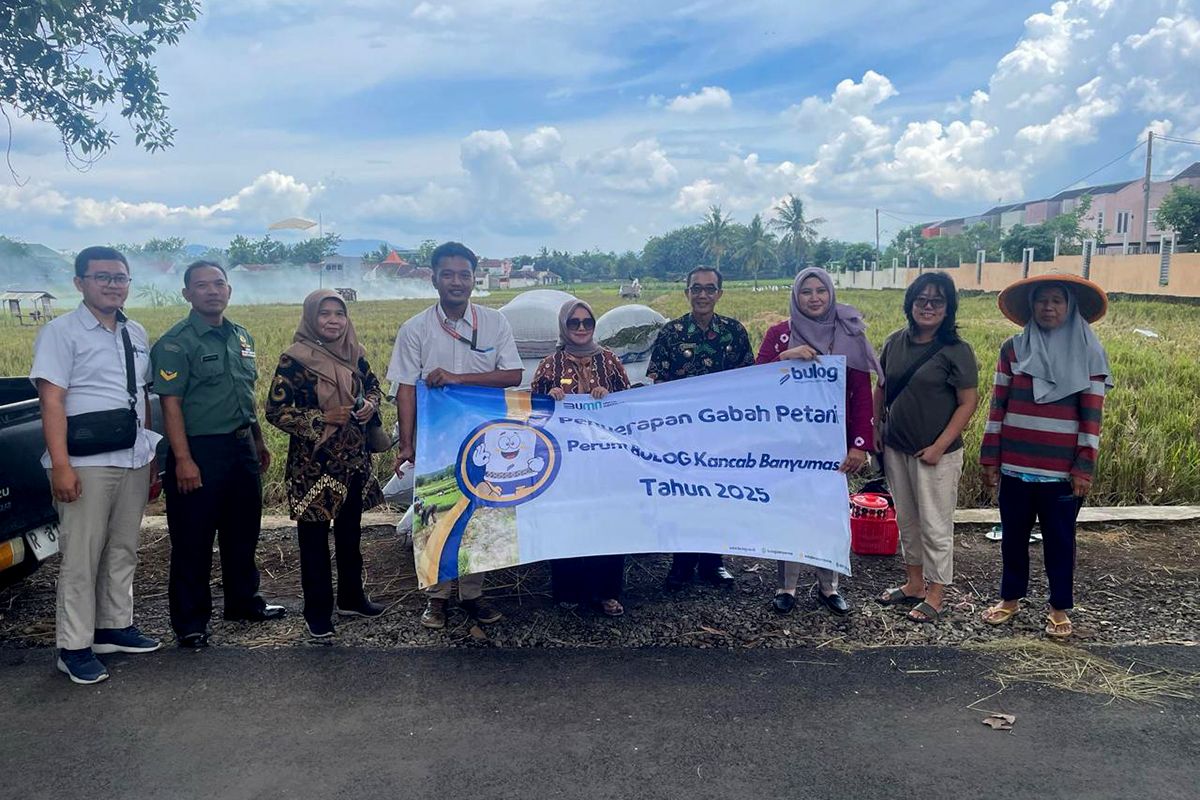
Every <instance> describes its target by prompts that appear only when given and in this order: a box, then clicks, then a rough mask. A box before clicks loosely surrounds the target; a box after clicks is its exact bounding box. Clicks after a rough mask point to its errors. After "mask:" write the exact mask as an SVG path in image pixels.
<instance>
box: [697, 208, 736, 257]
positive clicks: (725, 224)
mask: <svg viewBox="0 0 1200 800" xmlns="http://www.w3.org/2000/svg"><path fill="white" fill-rule="evenodd" d="M729 223H730V217H729V215H728V214H723V213H722V212H721V207H720V206H710V207H709V209H708V214H707V216H705V217H704V221H703V222H701V223H700V230H701V231H702V232H703V234H704V249H705V250H707V251H708V254H709V255H710V256H712V257H713V269H720V268H721V256H723V255H725V251H726V250H728V249H729V238H730V233H731V232H730V228H729Z"/></svg>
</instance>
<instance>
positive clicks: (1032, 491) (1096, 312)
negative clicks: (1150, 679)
mask: <svg viewBox="0 0 1200 800" xmlns="http://www.w3.org/2000/svg"><path fill="white" fill-rule="evenodd" d="M999 303H1000V311H1001V312H1002V313H1003V314H1004V316H1005V317H1007V318H1008V319H1009V320H1011V321H1012V322H1014V323H1016V324H1017V325H1020V326H1022V327H1023V328H1024V330H1023V331H1022V332H1021V333H1019V334H1017V335H1016V336H1014V337H1012V338H1011V339H1009V340H1008V341H1006V342H1005V343H1004V344H1003V345H1001V347H1000V360H999V363H998V364H997V365H996V380H995V386H994V388H993V392H992V405H991V412H990V413H989V415H988V422H987V427H986V428H985V429H984V437H983V448H982V451H981V453H980V458H979V463H980V464H982V465H983V469H984V479H985V481H986V482H987V484H988V486H989V487H992V488H996V487H998V488H999V498H1000V523H1001V526H1002V528H1003V538H1002V539H1001V543H1000V550H1001V554H1002V557H1003V562H1004V573H1003V576H1002V577H1001V579H1000V598H1001V599H1000V602H999V603H997V604H996V605H994V606H992V607H991V608H989V609H988V610H987V611H986V612H984V615H983V619H984V621H985V622H988V623H989V624H992V625H1000V624H1002V623H1005V622H1008V621H1009V620H1010V619H1012V617H1013V615H1015V614H1016V613H1017V611H1018V610H1019V608H1020V601H1021V598H1023V597H1025V595H1026V593H1027V590H1028V588H1029V535H1030V532H1031V530H1032V529H1033V523H1034V520H1035V518H1036V520H1037V522H1038V524H1039V525H1040V526H1041V531H1042V537H1043V538H1042V548H1043V554H1044V559H1045V564H1046V578H1047V581H1048V582H1049V584H1050V597H1049V602H1050V613H1049V616H1048V617H1047V619H1046V634H1047V635H1049V636H1053V637H1056V638H1065V637H1067V636H1070V635H1071V632H1072V627H1071V620H1070V617H1068V615H1067V612H1068V611H1070V609H1071V608H1072V606H1073V605H1074V599H1073V597H1072V587H1073V582H1074V572H1075V518H1076V516H1077V515H1078V513H1079V508H1080V507H1081V506H1082V505H1083V498H1084V497H1085V496H1086V495H1087V493H1088V490H1089V488H1090V487H1091V485H1092V475H1093V473H1094V471H1095V467H1096V451H1097V449H1098V448H1099V446H1100V421H1101V414H1102V411H1103V407H1104V394H1105V391H1106V390H1107V389H1108V388H1110V387H1111V386H1112V378H1111V371H1110V369H1109V366H1108V355H1107V354H1106V353H1105V352H1104V348H1103V347H1102V346H1101V344H1100V340H1099V339H1097V338H1096V334H1095V333H1094V332H1093V331H1092V329H1091V325H1090V323H1093V322H1096V321H1097V320H1099V319H1100V318H1101V317H1103V316H1104V314H1105V312H1106V311H1107V310H1108V298H1107V297H1106V296H1105V294H1104V290H1103V289H1101V288H1100V287H1099V286H1097V285H1096V284H1094V283H1092V282H1091V281H1089V280H1085V279H1084V278H1080V277H1078V276H1075V275H1063V274H1056V273H1051V274H1048V275H1038V276H1036V277H1032V278H1025V279H1024V280H1020V281H1017V282H1016V283H1014V284H1013V285H1012V286H1009V287H1008V288H1007V289H1005V290H1004V291H1003V292H1001V293H1000V299H999Z"/></svg>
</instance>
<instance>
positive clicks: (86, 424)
mask: <svg viewBox="0 0 1200 800" xmlns="http://www.w3.org/2000/svg"><path fill="white" fill-rule="evenodd" d="M118 321H120V322H125V318H124V315H121V316H119V317H118ZM121 342H122V344H124V345H125V389H126V391H128V392H129V407H128V408H114V409H110V410H107V411H89V412H87V413H86V414H75V415H73V416H70V417H67V453H68V454H69V455H73V456H94V455H98V454H100V453H111V452H113V451H115V450H128V449H129V448H130V447H133V445H134V443H136V442H137V435H138V416H137V410H136V409H137V386H136V385H135V383H134V375H133V371H134V366H133V342H131V341H129V328H128V326H127V325H122V326H121Z"/></svg>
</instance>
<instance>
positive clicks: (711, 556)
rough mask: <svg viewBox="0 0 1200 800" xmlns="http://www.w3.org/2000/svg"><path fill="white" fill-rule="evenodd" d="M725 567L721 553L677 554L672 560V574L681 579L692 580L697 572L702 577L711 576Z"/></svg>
mask: <svg viewBox="0 0 1200 800" xmlns="http://www.w3.org/2000/svg"><path fill="white" fill-rule="evenodd" d="M723 566H725V562H724V561H723V560H722V558H721V554H720V553H676V554H675V557H674V558H673V559H671V572H673V573H675V574H676V575H679V576H681V577H689V578H690V577H691V576H692V574H693V573H694V572H696V571H697V570H699V572H700V574H701V575H710V574H712V573H714V572H716V571H717V570H719V569H720V568H721V567H723Z"/></svg>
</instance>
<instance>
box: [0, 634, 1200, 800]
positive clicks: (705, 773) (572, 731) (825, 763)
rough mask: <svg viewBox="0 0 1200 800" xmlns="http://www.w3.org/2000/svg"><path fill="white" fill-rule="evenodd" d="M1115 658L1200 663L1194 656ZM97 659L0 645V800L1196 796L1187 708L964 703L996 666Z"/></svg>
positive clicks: (552, 656)
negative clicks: (1005, 728)
mask: <svg viewBox="0 0 1200 800" xmlns="http://www.w3.org/2000/svg"><path fill="white" fill-rule="evenodd" d="M1130 652H1131V653H1133V654H1134V657H1137V658H1139V659H1149V660H1153V659H1157V660H1160V661H1162V662H1168V663H1170V662H1173V663H1174V664H1175V665H1176V666H1179V667H1185V668H1190V669H1193V670H1195V669H1200V652H1197V649H1196V648H1192V649H1190V650H1185V649H1184V648H1175V649H1171V650H1163V651H1160V652H1158V653H1153V652H1151V653H1148V652H1147V650H1145V649H1140V650H1137V651H1130ZM1152 656H1153V659H1152V658H1151V657H1152ZM105 658H106V660H107V662H108V664H109V668H110V670H111V671H112V678H111V679H110V680H109V681H108V682H106V683H104V684H100V685H97V686H92V687H81V686H75V685H72V684H70V683H68V682H67V680H66V679H65V678H64V676H62V675H60V674H58V673H57V672H55V671H54V669H53V656H52V651H50V650H16V649H10V648H0V787H3V790H2V791H0V796H3V797H12V798H22V799H23V800H32V799H33V798H42V797H45V798H55V800H70V798H76V797H80V798H83V797H87V798H158V797H162V798H192V797H196V798H201V797H203V798H341V797H346V798H377V797H378V798H387V799H388V800H397V798H433V797H437V798H458V797H462V798H488V799H490V798H518V797H519V798H536V799H538V800H540V799H541V798H554V797H564V798H572V800H574V799H575V798H638V800H645V799H648V798H689V800H690V799H691V798H707V797H720V798H775V797H787V798H823V799H824V798H830V799H831V798H881V799H883V798H940V797H947V798H951V797H953V798H985V797H986V798H988V799H989V800H993V799H995V800H1001V799H1002V798H1010V797H1011V798H1023V799H1027V798H1030V797H1038V798H1054V797H1086V798H1107V797H1112V798H1129V797H1140V798H1155V799H1156V800H1157V799H1158V798H1189V800H1192V799H1194V798H1195V797H1197V795H1198V793H1200V762H1198V759H1197V755H1198V754H1200V702H1196V701H1171V702H1169V703H1168V704H1167V705H1164V706H1161V707H1155V706H1149V705H1133V704H1128V703H1109V704H1106V703H1105V701H1104V700H1103V699H1102V698H1096V697H1090V696H1081V695H1074V694H1068V693H1065V692H1061V691H1058V690H1054V689H1048V688H1041V687H1037V686H1032V685H1028V684H1019V685H1016V686H1012V687H1009V688H1007V689H1005V690H1004V691H1003V692H1002V693H1001V694H999V695H997V696H996V697H993V698H991V699H989V700H985V701H984V702H982V703H980V705H979V709H978V710H976V709H968V708H967V706H968V705H970V704H971V703H973V702H975V701H977V700H980V698H983V697H985V696H987V695H989V694H991V693H993V692H995V691H996V689H997V688H998V687H997V685H996V684H995V683H994V682H992V681H990V680H988V679H987V677H986V676H987V674H988V673H989V672H990V668H991V662H989V661H987V660H986V659H984V658H982V657H979V656H977V655H973V654H970V653H964V652H962V651H957V650H935V649H905V650H873V651H865V652H860V653H858V654H856V655H853V656H845V655H840V654H837V653H832V652H828V651H827V650H816V651H814V650H797V649H792V650H786V651H782V652H778V651H777V652H769V651H744V652H731V651H721V650H684V649H677V650H599V649H597V650H562V651H556V650H493V649H478V650H472V649H456V650H444V651H430V650H413V651H372V650H361V649H349V648H340V647H312V648H288V649H283V650H245V649H236V648H212V649H210V650H208V651H205V652H201V653H188V652H183V651H180V650H177V649H174V648H171V649H165V650H163V651H162V652H160V653H156V654H151V655H148V656H108V657H105ZM893 662H894V663H893ZM907 670H936V671H926V672H911V673H910V672H906V671H907ZM985 710H986V711H1004V712H1006V713H1012V714H1015V715H1016V716H1017V721H1016V727H1015V729H1014V730H1013V731H1012V732H1007V733H1006V732H997V731H992V730H991V729H989V728H987V727H985V726H984V725H982V724H981V722H980V720H981V719H982V717H983V716H985V713H984V712H985Z"/></svg>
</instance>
